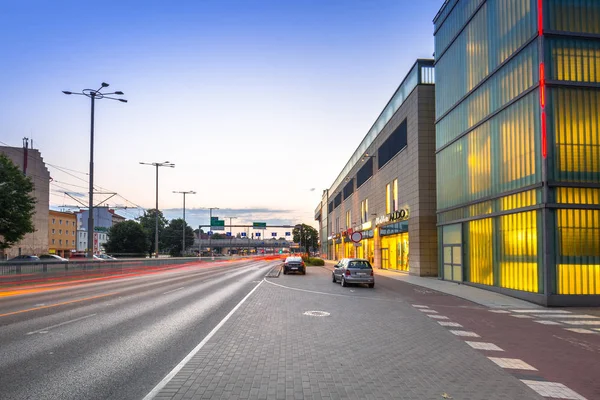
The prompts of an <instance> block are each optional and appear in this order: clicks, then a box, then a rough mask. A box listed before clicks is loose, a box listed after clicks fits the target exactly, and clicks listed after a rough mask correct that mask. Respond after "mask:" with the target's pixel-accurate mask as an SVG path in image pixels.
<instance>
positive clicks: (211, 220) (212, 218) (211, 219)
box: [210, 217, 219, 224]
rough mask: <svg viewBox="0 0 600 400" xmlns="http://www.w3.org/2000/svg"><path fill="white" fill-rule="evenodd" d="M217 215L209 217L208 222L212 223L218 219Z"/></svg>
mask: <svg viewBox="0 0 600 400" xmlns="http://www.w3.org/2000/svg"><path fill="white" fill-rule="evenodd" d="M218 220H219V217H210V223H211V224H212V223H213V222H214V221H218Z"/></svg>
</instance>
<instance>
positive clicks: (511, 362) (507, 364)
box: [488, 357, 537, 371]
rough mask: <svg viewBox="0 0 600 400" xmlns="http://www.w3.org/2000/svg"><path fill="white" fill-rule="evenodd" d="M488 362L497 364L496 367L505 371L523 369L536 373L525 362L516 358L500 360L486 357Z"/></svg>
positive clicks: (534, 369) (533, 368)
mask: <svg viewBox="0 0 600 400" xmlns="http://www.w3.org/2000/svg"><path fill="white" fill-rule="evenodd" d="M488 358H489V359H490V360H492V361H493V362H495V363H496V364H498V366H500V367H502V368H507V369H523V370H528V371H537V368H535V367H532V366H531V365H529V364H527V363H526V362H525V361H523V360H520V359H518V358H500V357H488Z"/></svg>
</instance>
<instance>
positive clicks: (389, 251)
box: [376, 208, 410, 272]
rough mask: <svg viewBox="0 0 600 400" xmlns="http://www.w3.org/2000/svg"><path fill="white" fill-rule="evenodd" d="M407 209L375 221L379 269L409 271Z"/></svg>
mask: <svg viewBox="0 0 600 400" xmlns="http://www.w3.org/2000/svg"><path fill="white" fill-rule="evenodd" d="M408 215H409V213H408V208H405V209H401V210H399V211H395V212H393V213H390V214H387V215H385V216H382V217H378V218H377V220H376V223H377V227H378V231H379V236H380V241H381V268H384V269H391V270H397V271H407V272H408V271H409V266H410V263H409V239H408Z"/></svg>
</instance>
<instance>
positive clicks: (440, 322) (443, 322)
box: [437, 321, 463, 328]
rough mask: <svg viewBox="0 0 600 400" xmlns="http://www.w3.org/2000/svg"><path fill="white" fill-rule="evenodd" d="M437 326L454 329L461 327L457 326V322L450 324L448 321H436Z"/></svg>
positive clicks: (460, 326)
mask: <svg viewBox="0 0 600 400" xmlns="http://www.w3.org/2000/svg"><path fill="white" fill-rule="evenodd" d="M437 323H438V324H440V325H441V326H453V327H455V328H462V327H463V326H462V325H461V324H459V323H458V322H450V321H438V322H437Z"/></svg>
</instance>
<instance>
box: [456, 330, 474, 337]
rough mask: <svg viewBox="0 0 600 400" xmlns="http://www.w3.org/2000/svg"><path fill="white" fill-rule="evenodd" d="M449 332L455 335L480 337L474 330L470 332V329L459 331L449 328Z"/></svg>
mask: <svg viewBox="0 0 600 400" xmlns="http://www.w3.org/2000/svg"><path fill="white" fill-rule="evenodd" d="M450 332H452V333H453V334H454V335H456V336H466V337H480V336H479V335H478V334H476V333H475V332H471V331H459V330H453V329H450Z"/></svg>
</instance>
